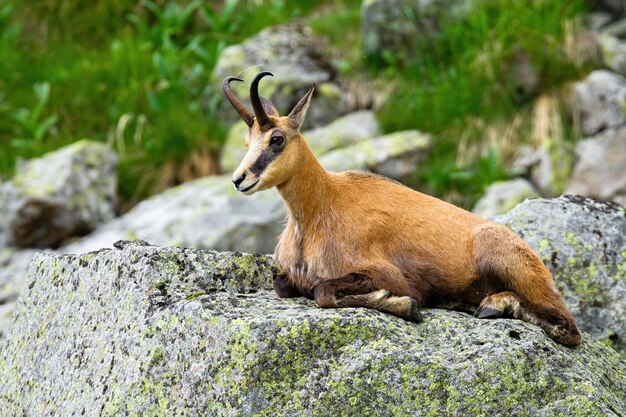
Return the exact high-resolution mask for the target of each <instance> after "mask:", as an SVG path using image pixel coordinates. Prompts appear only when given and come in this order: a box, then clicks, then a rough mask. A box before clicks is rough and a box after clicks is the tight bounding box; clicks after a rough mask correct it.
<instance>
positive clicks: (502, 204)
mask: <svg viewBox="0 0 626 417" xmlns="http://www.w3.org/2000/svg"><path fill="white" fill-rule="evenodd" d="M536 197H539V193H538V192H537V190H535V187H533V185H532V184H531V183H530V182H528V180H525V179H523V178H516V179H514V180H509V181H498V182H495V183H493V184H491V185H490V186H489V188H487V191H485V194H484V195H483V196H482V197H481V198H480V200H478V202H477V203H476V205H475V206H474V208H473V209H472V213H474V214H478V215H479V216H483V217H489V218H491V217H494V216H497V215H498V214H504V213H506V212H507V211H509V210H511V209H512V208H513V207H515V206H517V205H518V204H519V203H521V202H522V201H524V200H526V199H527V198H536Z"/></svg>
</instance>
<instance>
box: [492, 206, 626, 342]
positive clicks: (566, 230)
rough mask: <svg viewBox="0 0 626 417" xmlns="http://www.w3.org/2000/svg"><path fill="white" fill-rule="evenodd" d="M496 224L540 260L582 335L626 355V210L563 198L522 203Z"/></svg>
mask: <svg viewBox="0 0 626 417" xmlns="http://www.w3.org/2000/svg"><path fill="white" fill-rule="evenodd" d="M495 220H496V221H497V222H499V223H503V224H505V225H506V226H508V227H509V228H511V229H512V230H514V231H515V232H517V233H518V234H519V235H520V236H521V237H522V238H523V239H524V240H525V241H526V242H527V243H528V244H529V245H530V246H531V247H532V248H533V249H534V250H535V251H536V252H537V254H539V256H540V257H541V259H542V260H543V261H544V263H545V264H546V265H547V266H548V268H549V269H550V270H551V271H552V273H553V275H554V278H555V281H556V284H557V286H558V288H559V290H560V291H561V293H562V294H563V297H564V298H565V302H566V303H567V305H568V307H569V308H570V310H571V312H572V314H573V315H574V317H575V318H576V323H577V324H578V326H579V327H580V329H582V330H584V331H585V332H587V333H589V334H590V335H591V336H593V337H595V338H597V339H600V340H602V341H603V342H604V343H606V344H608V345H610V346H613V347H614V348H615V349H617V350H620V351H622V352H624V353H626V210H625V209H624V208H623V207H621V206H619V205H618V204H615V203H607V202H602V201H597V200H592V199H589V198H585V197H580V196H569V195H567V196H563V197H559V198H555V199H534V200H526V201H525V202H523V203H521V204H520V205H518V206H516V207H515V208H514V209H513V210H511V211H509V212H508V213H506V214H505V215H503V216H500V217H497V218H496V219H495Z"/></svg>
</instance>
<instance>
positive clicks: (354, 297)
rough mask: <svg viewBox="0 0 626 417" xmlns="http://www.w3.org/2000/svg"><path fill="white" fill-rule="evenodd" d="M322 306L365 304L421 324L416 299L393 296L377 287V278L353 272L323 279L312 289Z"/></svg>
mask: <svg viewBox="0 0 626 417" xmlns="http://www.w3.org/2000/svg"><path fill="white" fill-rule="evenodd" d="M313 295H314V297H315V302H316V303H317V305H318V306H320V307H322V308H337V307H339V308H342V307H365V308H371V309H374V310H379V311H383V312H385V313H390V314H393V315H395V316H398V317H401V318H403V319H405V320H409V321H413V322H416V323H419V322H421V321H422V316H421V315H420V313H419V308H418V304H417V301H416V300H415V299H413V298H411V297H408V296H401V297H398V296H393V295H391V292H390V291H389V290H387V289H379V290H376V285H375V281H374V280H372V279H371V278H370V277H368V276H367V275H365V274H360V273H353V274H349V275H346V276H344V277H341V278H336V279H332V280H328V281H324V282H322V283H321V284H320V285H318V286H317V287H316V288H315V289H314V292H313Z"/></svg>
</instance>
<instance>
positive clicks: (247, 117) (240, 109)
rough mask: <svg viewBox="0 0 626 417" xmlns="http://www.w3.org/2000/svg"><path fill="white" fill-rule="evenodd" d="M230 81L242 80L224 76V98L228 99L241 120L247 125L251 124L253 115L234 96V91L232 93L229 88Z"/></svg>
mask: <svg viewBox="0 0 626 417" xmlns="http://www.w3.org/2000/svg"><path fill="white" fill-rule="evenodd" d="M231 81H242V82H243V80H242V79H241V78H238V77H233V76H230V77H226V78H224V94H226V98H227V99H228V101H230V104H232V105H233V107H234V108H235V110H237V113H239V116H241V118H242V119H243V121H244V122H246V124H247V125H248V126H252V123H254V116H253V115H252V113H250V110H248V109H246V106H244V105H243V104H242V103H241V101H239V99H238V98H237V96H235V93H233V91H232V90H231V89H230V82H231Z"/></svg>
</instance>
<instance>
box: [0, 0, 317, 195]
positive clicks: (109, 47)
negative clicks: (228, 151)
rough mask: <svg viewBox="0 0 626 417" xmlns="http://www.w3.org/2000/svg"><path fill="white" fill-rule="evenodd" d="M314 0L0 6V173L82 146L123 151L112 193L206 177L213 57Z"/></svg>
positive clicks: (220, 132) (211, 143)
mask: <svg viewBox="0 0 626 417" xmlns="http://www.w3.org/2000/svg"><path fill="white" fill-rule="evenodd" d="M318 3H320V2H319V1H315V0H305V1H298V2H289V1H280V0H274V1H258V0H257V1H255V0H247V1H245V0H241V1H237V0H225V1H218V2H203V1H199V0H193V1H179V2H175V1H151V0H141V1H129V0H116V1H113V0H111V1H100V2H92V1H87V0H64V1H62V2H60V1H56V0H31V1H28V2H22V1H3V2H2V3H1V4H2V5H1V6H0V175H3V176H8V175H10V173H11V172H12V170H13V169H14V167H15V163H16V161H17V160H18V159H19V158H25V159H27V158H32V157H35V156H38V155H41V154H43V153H45V152H48V151H50V150H52V149H55V148H58V147H60V146H63V145H65V144H68V143H71V142H73V141H75V140H78V139H81V138H85V137H87V138H91V139H95V140H100V141H108V142H109V143H111V144H112V145H113V146H114V147H115V149H116V150H117V151H118V153H119V154H120V160H121V164H120V182H119V183H120V193H121V196H122V198H123V199H124V200H125V201H127V202H129V203H133V202H136V201H138V200H139V199H140V198H143V197H145V196H146V195H148V194H150V193H154V192H156V191H159V190H161V189H163V188H165V187H168V186H171V185H174V184H177V183H180V182H182V181H185V180H187V179H191V178H195V177H197V176H200V175H206V174H211V173H215V172H217V170H218V167H217V166H216V155H217V154H218V152H219V149H220V146H221V144H222V142H223V140H224V138H225V131H226V129H227V126H224V125H223V124H222V123H220V120H219V119H218V118H217V117H216V115H215V112H216V106H217V104H218V101H219V100H221V99H222V98H221V90H220V88H221V86H218V85H213V84H211V83H210V82H209V77H210V74H211V72H212V70H213V67H214V66H215V63H216V61H217V58H218V56H219V53H220V52H221V51H222V50H223V49H224V48H225V47H226V46H227V45H229V44H234V43H238V42H240V41H242V40H243V39H245V38H247V37H249V36H251V35H252V34H254V33H256V32H258V31H259V30H261V29H262V28H263V27H265V26H269V25H273V24H277V23H280V22H284V21H287V20H289V19H292V18H294V17H297V16H301V15H303V14H304V13H306V12H307V11H309V10H310V9H311V8H313V7H314V6H316V5H317V4H318Z"/></svg>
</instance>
